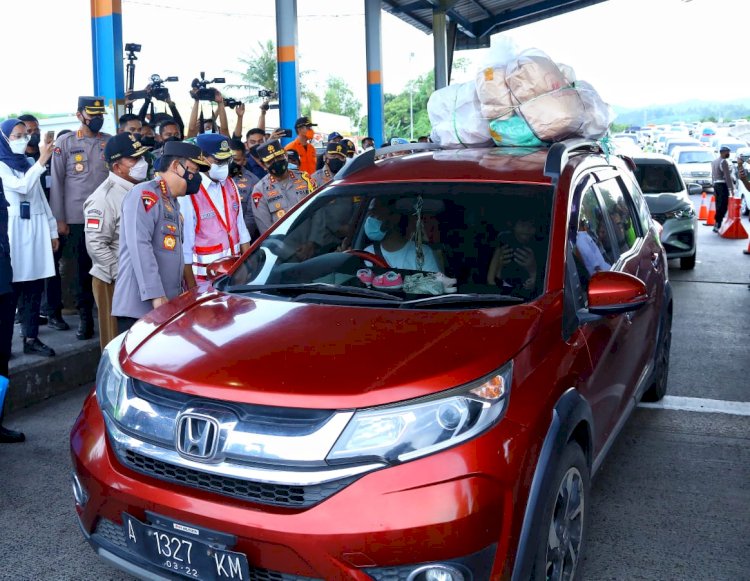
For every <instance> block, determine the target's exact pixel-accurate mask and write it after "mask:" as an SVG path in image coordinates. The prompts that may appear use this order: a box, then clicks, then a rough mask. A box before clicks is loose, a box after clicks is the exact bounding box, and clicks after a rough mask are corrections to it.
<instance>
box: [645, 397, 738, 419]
mask: <svg viewBox="0 0 750 581" xmlns="http://www.w3.org/2000/svg"><path fill="white" fill-rule="evenodd" d="M638 407H642V408H652V409H661V410H678V411H684V412H704V413H709V414H731V415H734V416H750V402H746V401H724V400H721V399H703V398H700V397H679V396H676V395H667V396H665V397H664V399H662V400H661V401H657V402H654V403H646V402H641V403H639V404H638Z"/></svg>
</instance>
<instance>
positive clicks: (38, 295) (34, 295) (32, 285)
mask: <svg viewBox="0 0 750 581" xmlns="http://www.w3.org/2000/svg"><path fill="white" fill-rule="evenodd" d="M13 292H15V294H16V301H17V305H18V309H19V311H20V312H19V314H20V315H21V317H20V318H21V336H22V337H25V338H27V339H35V338H36V337H37V336H38V335H39V309H40V307H41V304H42V293H43V292H44V279H43V278H40V279H38V280H26V281H23V282H14V283H13Z"/></svg>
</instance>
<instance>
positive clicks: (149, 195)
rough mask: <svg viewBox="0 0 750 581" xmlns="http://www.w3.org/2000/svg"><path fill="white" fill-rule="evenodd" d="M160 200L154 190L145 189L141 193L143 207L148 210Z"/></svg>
mask: <svg viewBox="0 0 750 581" xmlns="http://www.w3.org/2000/svg"><path fill="white" fill-rule="evenodd" d="M158 201H159V198H158V197H157V195H156V194H155V193H154V192H147V191H143V192H142V193H141V202H143V207H144V208H145V210H146V212H148V211H149V210H151V208H153V207H154V206H155V205H156V202H158Z"/></svg>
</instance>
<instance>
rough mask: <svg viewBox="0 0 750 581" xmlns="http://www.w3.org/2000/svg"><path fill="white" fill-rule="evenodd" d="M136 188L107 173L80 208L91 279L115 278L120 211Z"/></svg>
mask: <svg viewBox="0 0 750 581" xmlns="http://www.w3.org/2000/svg"><path fill="white" fill-rule="evenodd" d="M134 185H135V184H132V183H131V182H129V181H128V180H126V179H123V178H121V177H120V176H118V175H115V174H113V173H112V172H109V176H108V177H107V179H106V180H104V183H102V185H100V186H99V187H98V188H96V190H94V193H93V194H91V195H90V196H89V197H88V198H87V199H86V202H85V203H84V204H83V217H84V220H85V221H84V223H83V231H84V234H85V235H86V250H88V253H89V256H90V257H91V265H92V267H91V270H90V271H89V272H90V274H91V276H95V277H96V278H98V279H99V280H103V281H104V282H106V283H110V282H112V281H113V280H115V279H116V278H117V260H118V257H119V251H120V208H121V207H122V201H123V200H124V199H125V194H127V193H128V192H129V191H130V190H131V188H132V187H133V186H134Z"/></svg>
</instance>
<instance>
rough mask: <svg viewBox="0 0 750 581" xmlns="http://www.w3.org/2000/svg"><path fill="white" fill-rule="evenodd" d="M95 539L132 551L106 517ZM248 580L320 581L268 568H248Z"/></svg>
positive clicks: (97, 530) (98, 527)
mask: <svg viewBox="0 0 750 581" xmlns="http://www.w3.org/2000/svg"><path fill="white" fill-rule="evenodd" d="M93 536H95V537H98V538H95V539H94V540H95V541H98V542H101V541H102V540H103V541H106V542H107V543H109V544H110V545H113V546H115V547H117V548H118V549H120V550H121V551H122V552H125V553H130V554H131V555H134V553H133V552H132V551H131V550H130V547H128V543H127V541H126V540H125V532H124V531H123V530H122V527H121V526H120V525H118V524H117V523H114V522H112V521H111V520H108V519H106V518H102V519H99V522H98V523H97V525H96V530H95V531H94V535H93ZM249 581H322V580H320V579H314V578H312V577H300V576H299V575H288V574H286V573H279V572H278V571H269V570H268V569H253V568H251V569H250V577H249Z"/></svg>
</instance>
